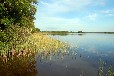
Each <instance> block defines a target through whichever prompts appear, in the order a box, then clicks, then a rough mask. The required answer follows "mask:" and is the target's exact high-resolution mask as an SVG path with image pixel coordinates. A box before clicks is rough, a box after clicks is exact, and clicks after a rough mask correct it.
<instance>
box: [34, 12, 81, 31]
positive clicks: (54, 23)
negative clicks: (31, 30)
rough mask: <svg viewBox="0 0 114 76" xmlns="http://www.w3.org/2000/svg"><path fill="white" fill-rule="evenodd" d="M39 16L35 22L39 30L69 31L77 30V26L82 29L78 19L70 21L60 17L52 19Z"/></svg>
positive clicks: (42, 15)
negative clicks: (71, 29)
mask: <svg viewBox="0 0 114 76" xmlns="http://www.w3.org/2000/svg"><path fill="white" fill-rule="evenodd" d="M39 15H40V17H39V18H38V19H37V20H36V21H35V23H36V25H37V27H39V28H40V29H41V30H55V29H56V30H69V29H70V28H73V29H77V28H79V26H80V27H83V24H82V23H81V20H80V18H72V19H70V18H62V17H52V16H47V15H44V14H39ZM77 26H78V27H77ZM79 29H80V28H79Z"/></svg>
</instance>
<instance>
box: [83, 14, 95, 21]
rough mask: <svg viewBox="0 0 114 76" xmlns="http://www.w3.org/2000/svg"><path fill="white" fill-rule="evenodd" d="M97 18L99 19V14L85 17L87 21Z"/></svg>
mask: <svg viewBox="0 0 114 76" xmlns="http://www.w3.org/2000/svg"><path fill="white" fill-rule="evenodd" d="M96 17H97V14H96V13H93V14H90V15H88V16H86V17H85V19H89V20H93V21H94V20H96Z"/></svg>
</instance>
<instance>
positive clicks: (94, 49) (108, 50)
mask: <svg viewBox="0 0 114 76" xmlns="http://www.w3.org/2000/svg"><path fill="white" fill-rule="evenodd" d="M51 37H53V38H56V39H58V40H61V41H65V42H68V43H70V44H71V47H70V48H68V49H67V50H66V52H61V51H60V52H56V53H51V54H49V55H48V56H45V55H43V57H39V55H38V54H37V56H36V61H37V64H36V66H37V68H38V75H39V76H98V75H99V72H100V70H101V69H99V67H100V59H102V60H103V63H104V64H103V72H104V73H103V74H104V76H106V73H107V68H109V66H110V65H111V66H112V67H114V58H113V55H112V53H113V52H114V43H113V42H114V35H113V34H112V35H108V34H86V35H81V36H80V35H77V34H74V35H67V36H60V35H59V36H57V35H55V36H51ZM77 46H78V47H77ZM112 70H113V71H114V68H112Z"/></svg>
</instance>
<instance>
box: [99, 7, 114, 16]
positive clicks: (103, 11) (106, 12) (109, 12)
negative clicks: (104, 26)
mask: <svg viewBox="0 0 114 76" xmlns="http://www.w3.org/2000/svg"><path fill="white" fill-rule="evenodd" d="M100 13H101V14H106V15H107V16H114V8H113V9H108V10H101V11H100Z"/></svg>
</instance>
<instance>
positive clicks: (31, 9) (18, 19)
mask: <svg viewBox="0 0 114 76" xmlns="http://www.w3.org/2000/svg"><path fill="white" fill-rule="evenodd" d="M34 4H37V0H1V1H0V29H1V30H4V29H6V28H8V27H9V26H12V25H15V24H18V26H21V27H22V26H25V27H27V28H33V27H34V23H33V20H34V19H35V17H34V15H35V12H36V7H35V6H34Z"/></svg>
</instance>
